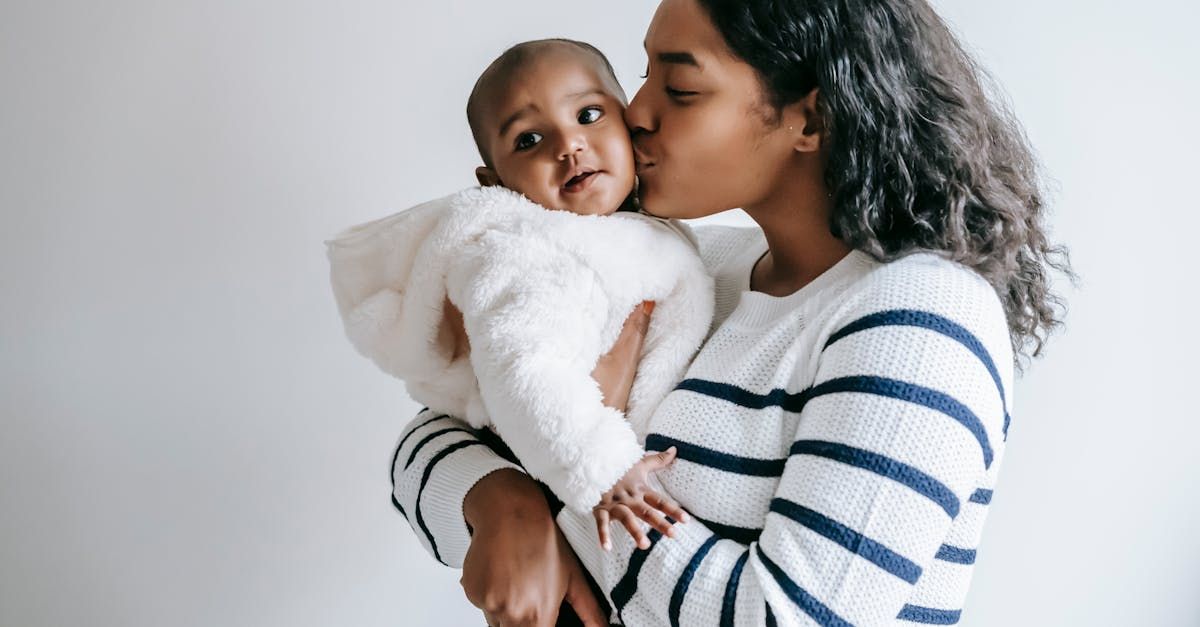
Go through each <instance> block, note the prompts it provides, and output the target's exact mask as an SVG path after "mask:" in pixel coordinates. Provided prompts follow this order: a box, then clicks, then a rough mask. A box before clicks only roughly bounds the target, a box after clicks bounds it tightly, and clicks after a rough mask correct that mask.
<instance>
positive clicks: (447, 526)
mask: <svg viewBox="0 0 1200 627" xmlns="http://www.w3.org/2000/svg"><path fill="white" fill-rule="evenodd" d="M453 457H454V458H453V460H452V462H453V463H445V464H440V465H438V466H437V467H436V468H434V469H433V473H432V474H431V475H430V476H429V483H428V484H426V486H425V491H424V493H423V494H422V495H421V503H420V505H421V511H422V515H423V517H424V518H425V519H426V520H427V521H428V524H429V527H430V529H431V530H432V532H433V535H434V537H435V538H437V543H438V550H439V552H440V553H441V557H442V560H443V561H444V562H445V563H446V565H447V566H450V567H452V568H462V562H463V558H464V557H465V556H466V554H467V548H468V547H470V545H471V532H470V530H469V529H468V528H467V522H466V518H465V517H464V515H463V501H465V500H466V498H467V493H468V492H470V491H471V488H473V487H474V486H475V484H476V483H478V482H479V480H480V479H483V478H484V477H486V476H488V475H489V474H491V473H493V472H495V471H497V470H500V469H503V468H512V469H513V470H517V471H520V472H522V473H524V472H525V470H524V469H522V468H521V467H520V466H518V465H517V464H514V463H512V462H510V461H508V460H505V459H504V458H502V457H500V456H499V455H497V454H496V453H495V452H494V451H492V450H491V449H489V448H488V447H486V446H468V447H466V448H463V449H460V450H458V451H456V452H455V453H454V456H453ZM447 461H448V462H449V461H451V460H447Z"/></svg>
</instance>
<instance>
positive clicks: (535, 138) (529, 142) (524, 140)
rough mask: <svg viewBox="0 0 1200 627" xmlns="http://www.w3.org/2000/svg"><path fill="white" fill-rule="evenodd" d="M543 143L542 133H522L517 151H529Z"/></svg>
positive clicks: (518, 137)
mask: <svg viewBox="0 0 1200 627" xmlns="http://www.w3.org/2000/svg"><path fill="white" fill-rule="evenodd" d="M541 141H542V134H541V133H521V134H520V135H518V136H517V145H516V148H517V150H529V149H530V148H533V147H534V146H536V145H538V144H539V143H541Z"/></svg>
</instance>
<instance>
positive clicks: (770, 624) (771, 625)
mask: <svg viewBox="0 0 1200 627" xmlns="http://www.w3.org/2000/svg"><path fill="white" fill-rule="evenodd" d="M763 605H764V606H766V608H767V627H778V625H779V623H777V622H775V613H774V612H772V611H771V604H770V603H763Z"/></svg>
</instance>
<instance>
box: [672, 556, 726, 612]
mask: <svg viewBox="0 0 1200 627" xmlns="http://www.w3.org/2000/svg"><path fill="white" fill-rule="evenodd" d="M719 539H720V538H718V537H717V536H712V537H711V538H709V539H708V541H706V542H705V543H704V544H702V545H700V548H699V549H698V550H697V551H696V554H695V555H693V556H692V561H690V562H688V565H687V568H685V569H683V574H681V575H680V576H679V581H677V582H676V583H675V591H674V592H672V593H671V606H670V607H669V608H668V612H667V616H668V617H669V618H670V620H671V627H679V611H680V610H681V609H683V599H684V597H686V596H687V591H688V586H691V585H692V577H695V576H696V571H697V570H699V569H700V563H701V562H703V561H704V556H706V555H708V552H709V551H711V550H712V548H713V545H714V544H716V543H717V540H719Z"/></svg>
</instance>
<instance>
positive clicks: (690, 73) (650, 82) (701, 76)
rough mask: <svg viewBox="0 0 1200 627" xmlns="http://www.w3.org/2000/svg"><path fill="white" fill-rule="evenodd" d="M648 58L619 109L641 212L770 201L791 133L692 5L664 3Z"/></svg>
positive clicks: (685, 213)
mask: <svg viewBox="0 0 1200 627" xmlns="http://www.w3.org/2000/svg"><path fill="white" fill-rule="evenodd" d="M646 54H647V57H648V60H649V65H648V68H647V76H646V79H647V80H646V82H645V84H643V85H642V88H641V89H639V90H638V92H637V95H636V96H635V97H634V99H633V101H632V102H630V104H629V108H628V109H626V111H625V121H626V123H627V124H628V125H629V128H630V129H631V130H632V133H633V145H634V150H635V155H636V159H637V167H638V177H639V180H640V183H639V190H638V196H639V198H640V200H641V203H642V206H643V207H644V208H645V209H646V211H648V212H650V213H652V214H654V215H657V216H661V217H665V218H698V217H701V216H706V215H711V214H714V213H717V212H720V211H724V210H726V209H733V208H736V207H748V206H753V205H754V204H756V203H760V202H762V201H763V200H764V199H766V198H768V197H770V196H771V194H772V191H773V190H775V189H776V188H777V182H778V181H779V180H780V176H781V175H782V174H783V172H784V169H785V165H786V164H787V163H788V159H789V156H790V155H791V154H792V145H791V142H790V136H789V134H788V133H785V132H780V127H779V125H778V124H776V123H775V122H773V114H774V111H773V109H772V108H771V107H770V105H769V104H768V102H767V100H766V99H765V97H764V94H763V88H762V86H761V84H760V82H759V78H758V74H757V73H756V72H755V70H754V68H752V67H751V66H750V65H748V64H747V63H745V62H744V61H742V60H741V59H738V58H737V57H735V56H734V54H733V52H732V51H730V50H729V48H728V46H727V45H726V44H725V40H724V38H723V37H722V36H721V34H720V32H719V31H717V29H716V27H715V26H714V25H713V23H712V22H711V21H710V20H709V18H708V15H707V13H705V11H704V9H703V8H702V7H700V5H699V4H697V2H696V0H663V2H662V3H661V4H660V5H659V7H658V11H657V12H656V13H655V15H654V20H653V21H652V22H651V23H650V28H649V30H648V31H647V32H646Z"/></svg>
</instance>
